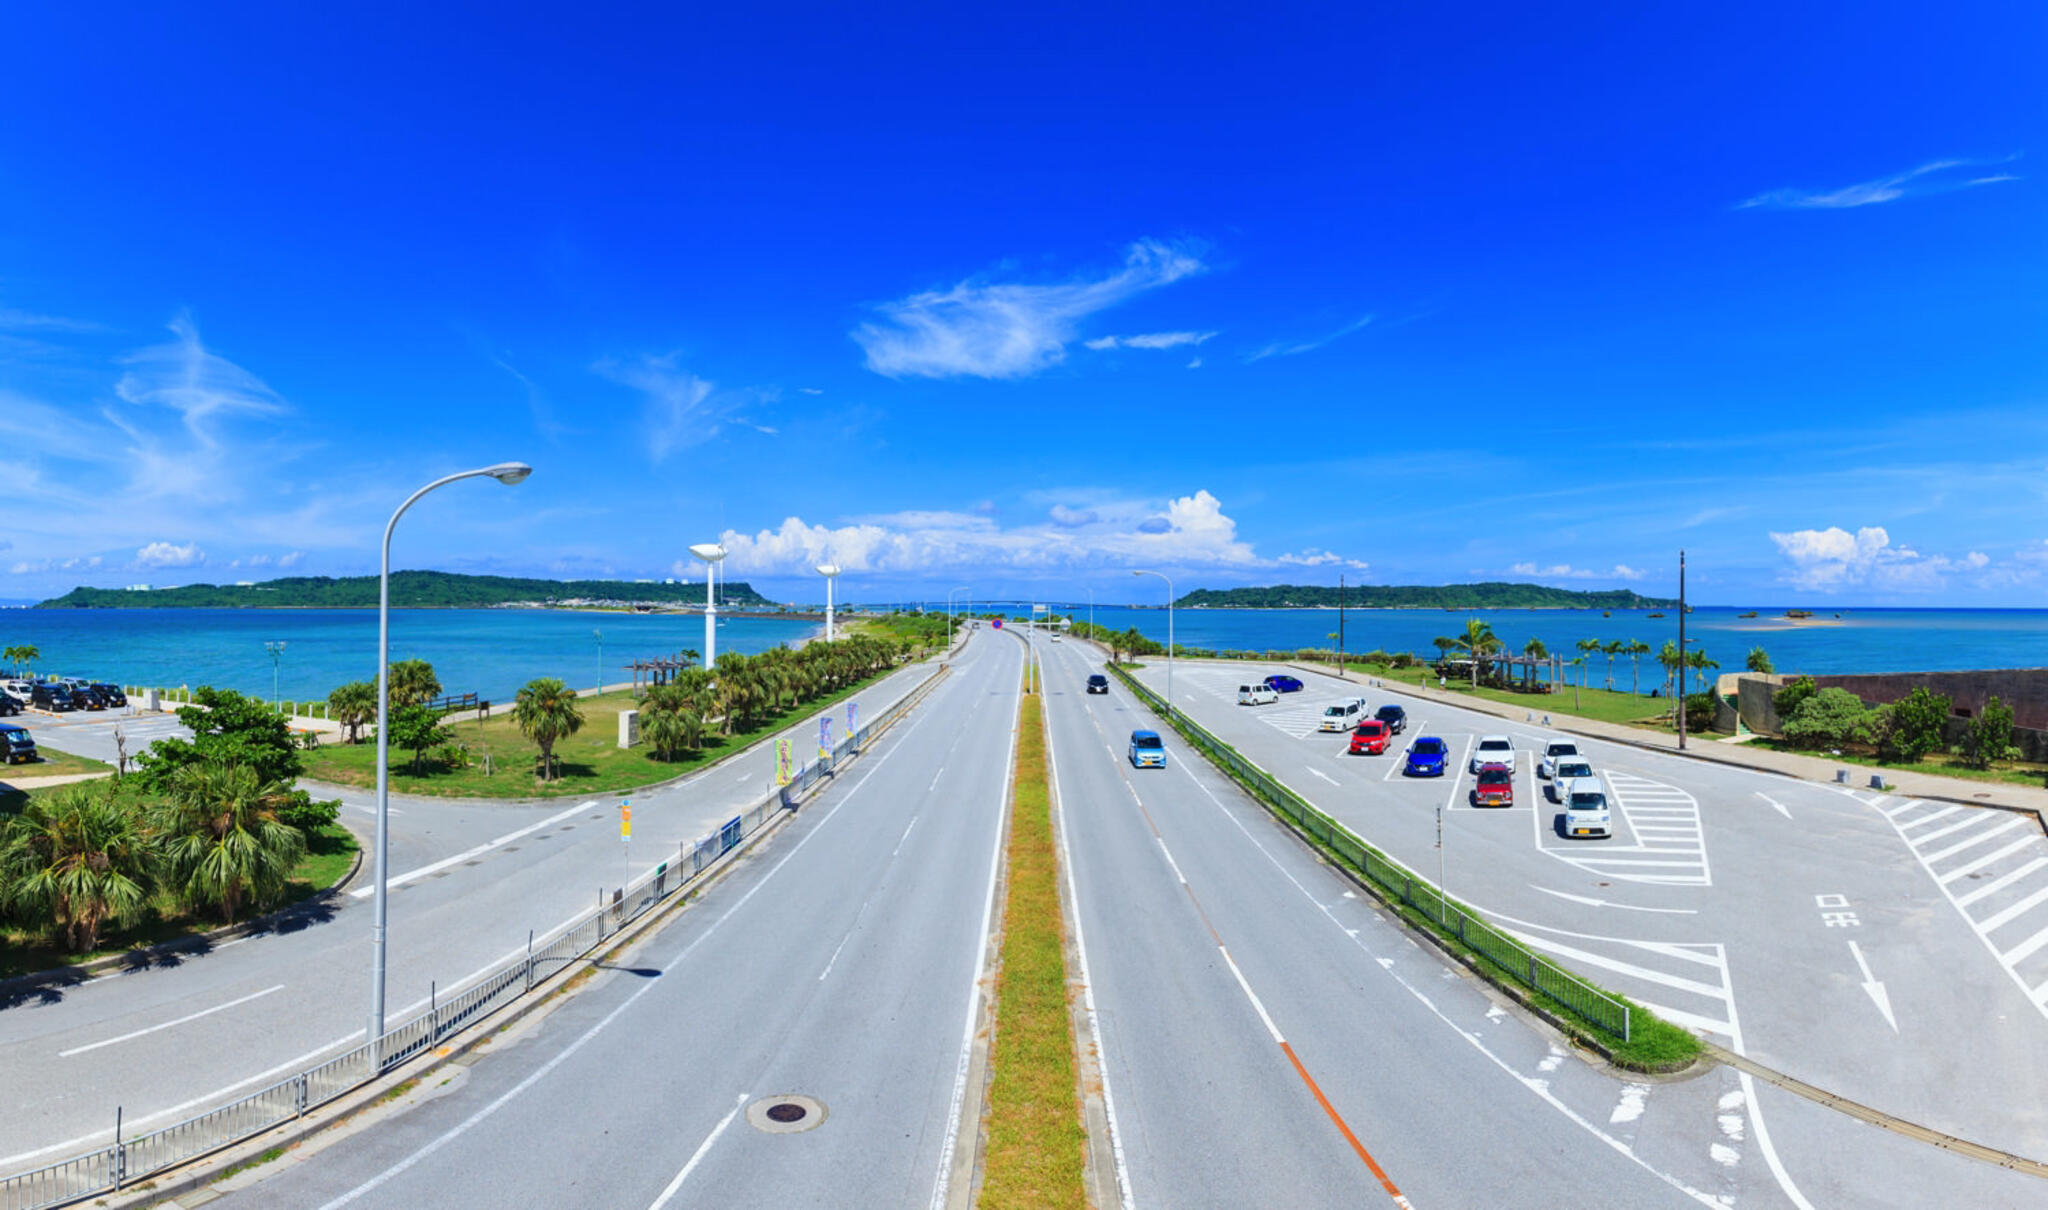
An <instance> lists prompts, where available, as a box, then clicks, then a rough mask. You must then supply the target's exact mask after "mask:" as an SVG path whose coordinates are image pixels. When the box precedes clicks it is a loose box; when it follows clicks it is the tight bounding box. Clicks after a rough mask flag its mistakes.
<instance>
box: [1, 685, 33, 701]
mask: <svg viewBox="0 0 2048 1210" xmlns="http://www.w3.org/2000/svg"><path fill="white" fill-rule="evenodd" d="M0 693H5V694H6V695H7V696H8V697H11V698H13V699H14V700H15V701H17V702H20V703H21V704H22V705H24V706H26V705H28V702H29V698H31V697H33V696H34V695H35V685H34V683H33V682H30V681H0Z"/></svg>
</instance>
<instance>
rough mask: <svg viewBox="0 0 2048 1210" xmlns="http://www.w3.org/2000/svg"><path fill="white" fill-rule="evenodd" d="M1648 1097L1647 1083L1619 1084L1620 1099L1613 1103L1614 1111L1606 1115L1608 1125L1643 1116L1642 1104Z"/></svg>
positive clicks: (1630, 1120)
mask: <svg viewBox="0 0 2048 1210" xmlns="http://www.w3.org/2000/svg"><path fill="white" fill-rule="evenodd" d="M1649 1099H1650V1086H1649V1085H1648V1084H1624V1085H1622V1086H1621V1100H1620V1101H1618V1102H1616V1103H1615V1106H1614V1112H1613V1113H1610V1114H1608V1115H1607V1124H1608V1125H1609V1126H1619V1125H1621V1124H1622V1123H1623V1122H1633V1121H1635V1120H1636V1119H1637V1118H1639V1117H1642V1116H1643V1104H1644V1102H1646V1101H1648V1100H1649Z"/></svg>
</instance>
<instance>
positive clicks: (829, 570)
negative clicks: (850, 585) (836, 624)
mask: <svg viewBox="0 0 2048 1210" xmlns="http://www.w3.org/2000/svg"><path fill="white" fill-rule="evenodd" d="M817 570H818V574H819V575H821V576H823V577H825V641H826V642H828V643H829V642H831V641H832V582H833V581H834V580H837V579H838V578H839V565H838V564H837V563H820V564H818V569H817Z"/></svg>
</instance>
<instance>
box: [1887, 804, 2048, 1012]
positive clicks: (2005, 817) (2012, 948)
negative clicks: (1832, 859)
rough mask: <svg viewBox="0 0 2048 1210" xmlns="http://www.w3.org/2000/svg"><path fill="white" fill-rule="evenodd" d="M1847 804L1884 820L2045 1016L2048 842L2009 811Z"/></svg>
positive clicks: (2047, 1002)
mask: <svg viewBox="0 0 2048 1210" xmlns="http://www.w3.org/2000/svg"><path fill="white" fill-rule="evenodd" d="M1850 797H1852V798H1855V799H1857V800H1858V801H1859V802H1864V803H1867V804H1868V805H1870V806H1871V807H1872V808H1874V809H1875V810H1876V811H1877V812H1878V813H1879V814H1881V815H1883V816H1884V817H1885V819H1886V820H1888V821H1889V822H1890V823H1891V825H1892V828H1893V830H1894V831H1896V832H1897V833H1898V834H1899V837H1900V839H1902V840H1904V841H1905V842H1906V846H1907V847H1908V848H1910V849H1912V850H1913V856H1914V858H1915V859H1916V860H1917V861H1919V863H1920V865H1921V867H1922V868H1924V869H1925V870H1926V871H1927V873H1928V874H1929V875H1930V876H1931V877H1933V879H1934V881H1935V884H1936V885H1938V886H1939V887H1940V888H1941V893H1942V894H1943V895H1944V896H1946V897H1947V899H1948V901H1949V902H1950V903H1951V904H1953V905H1954V906H1955V909H1956V911H1957V912H1959V913H1961V914H1962V917H1963V919H1964V920H1965V921H1967V922H1968V923H1969V926H1970V928H1971V930H1972V931H1973V932H1975V933H1976V934H1977V936H1978V938H1979V939H1981V940H1982V941H1983V942H1984V946H1985V948H1986V949H1989V950H1990V951H1991V954H1992V956H1993V957H1995V958H1997V959H1998V964H1999V965H2000V966H2002V967H2004V968H2005V971H2006V973H2007V974H2008V975H2010V976H2012V979H2013V982H2015V983H2017V984H2018V985H2019V987H2020V990H2021V991H2023V992H2025V993H2026V996H2027V999H2028V1000H2029V1001H2030V1002H2032V1004H2033V1005H2034V1007H2035V1009H2037V1010H2039V1011H2040V1012H2041V1013H2042V1014H2043V1015H2044V1016H2048V837H2044V836H2043V835H2042V834H2041V827H2040V825H2039V824H2038V823H2036V822H2035V821H2034V820H2033V819H2032V818H2030V817H2029V816H2026V815H2022V814H2018V813H2016V812H2012V811H1998V810H1987V809H1985V808H1982V807H1965V806H1959V805H1956V804H1953V803H1941V802H1927V801H1925V800H1922V799H1917V798H1906V799H1900V798H1892V797H1888V796H1884V795H1877V796H1865V795H1861V794H1852V795H1851V796H1850Z"/></svg>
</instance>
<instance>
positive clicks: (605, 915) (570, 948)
mask: <svg viewBox="0 0 2048 1210" xmlns="http://www.w3.org/2000/svg"><path fill="white" fill-rule="evenodd" d="M948 671H949V670H948V669H945V668H941V669H940V670H939V672H938V674H937V675H935V676H933V677H931V678H930V679H928V680H927V681H925V683H924V684H922V685H920V686H918V687H917V688H916V689H913V690H912V691H911V692H910V693H908V694H906V695H905V696H904V697H903V698H902V699H901V700H899V701H897V702H895V703H894V704H892V705H890V706H889V707H888V708H886V709H884V710H882V711H881V712H880V713H879V714H878V715H876V717H875V718H874V720H873V721H871V722H868V723H866V724H865V725H863V726H861V727H859V728H857V729H856V730H855V731H854V732H853V734H851V735H849V736H847V737H846V738H845V739H843V740H841V741H840V742H839V744H838V745H837V746H836V747H835V748H834V749H833V750H832V751H831V752H830V753H828V754H826V755H825V756H823V757H822V758H821V759H819V760H815V761H812V762H810V763H809V764H806V765H805V766H803V768H802V769H800V770H798V771H797V773H796V774H795V776H794V777H793V778H792V779H791V781H790V783H789V784H788V785H785V786H780V787H777V788H776V790H775V791H774V792H773V793H771V794H769V795H768V796H767V797H766V798H763V799H762V800H761V801H759V802H757V803H755V804H754V805H753V806H751V807H749V808H747V809H746V810H744V811H742V812H740V813H739V814H738V815H735V816H733V817H732V818H731V819H729V820H727V821H726V822H725V823H723V824H721V825H720V826H719V827H718V829H717V830H715V831H713V832H710V833H708V834H706V835H705V836H704V837H702V838H701V839H699V840H696V841H694V842H688V841H686V842H684V843H683V844H682V845H681V846H679V847H678V849H677V854H676V857H675V859H674V860H673V861H665V862H662V863H661V864H659V865H657V866H655V867H654V868H653V869H652V870H649V871H648V872H647V873H646V874H644V875H642V876H641V877H640V878H638V879H636V880H634V881H632V882H629V883H628V884H627V885H625V886H623V887H619V888H617V889H616V890H614V891H613V892H612V893H611V897H610V900H609V902H603V901H601V902H600V903H599V905H598V906H597V907H595V908H593V909H591V910H590V911H588V912H584V913H582V914H581V915H578V916H576V917H573V918H572V919H570V920H569V921H568V922H566V923H564V924H562V925H559V926H557V927H556V928H555V929H553V930H551V931H550V932H548V933H546V934H544V935H542V936H540V937H539V938H538V939H536V937H535V935H534V934H531V933H529V934H528V936H527V950H526V955H525V956H524V957H523V958H515V959H513V960H512V961H511V962H508V963H506V964H505V965H502V966H499V967H497V968H495V969H493V970H491V971H490V972H489V973H488V974H486V975H485V976H484V977H483V978H482V979H481V980H479V981H478V982H477V983H476V984H474V985H473V986H471V987H469V988H466V989H464V990H463V991H461V992H458V993H456V994H455V995H453V996H450V997H449V998H447V999H446V1000H443V999H442V998H441V997H440V995H439V993H438V991H436V992H435V993H434V994H432V995H430V996H429V998H428V1007H427V1009H426V1011H424V1012H421V1013H419V1014H417V1015H415V1016H413V1017H411V1018H409V1019H407V1020H405V1021H402V1022H400V1023H399V1024H397V1025H395V1026H393V1027H392V1028H390V1029H388V1030H386V1031H385V1034H384V1036H383V1038H381V1039H379V1040H377V1041H374V1042H366V1043H364V1044H363V1045H360V1046H357V1047H355V1048H354V1049H353V1050H349V1051H346V1052H344V1053H342V1054H340V1055H337V1056H336V1057H334V1058H332V1059H329V1060H327V1061H326V1062H324V1063H321V1064H319V1065H317V1066H315V1067H312V1068H309V1069H307V1070H306V1071H303V1072H300V1073H299V1074H297V1075H294V1076H290V1077H287V1078H286V1079H283V1080H280V1081H278V1082H277V1083H275V1084H272V1085H270V1086H269V1087H267V1088H263V1089H261V1090H259V1091H257V1092H253V1093H250V1094H249V1095H247V1096H244V1097H241V1098H238V1099H236V1100H233V1101H230V1102H228V1103H227V1104H225V1105H221V1106H218V1107H217V1108H214V1109H210V1110H208V1111H206V1112H205V1113H202V1114H198V1115H196V1116H193V1117H190V1118H186V1119H185V1120H183V1121H181V1122H176V1123H174V1124H172V1125H169V1126H165V1127H163V1128H162V1129H159V1130H153V1131H150V1132H148V1133H146V1134H140V1135H136V1136H135V1137H133V1138H125V1137H123V1135H122V1127H121V1111H120V1110H119V1109H116V1110H115V1112H114V1142H113V1144H112V1145H111V1146H107V1147H101V1148H99V1149H97V1150H94V1151H89V1152H86V1153H84V1154H82V1155H75V1156H72V1157H70V1158H68V1159H64V1160H59V1161H58V1162H56V1163H54V1164H48V1165H45V1166H43V1167H41V1168H36V1169H33V1170H30V1171H28V1172H22V1173H17V1174H15V1175H13V1176H8V1177H0V1210H43V1208H44V1207H50V1206H61V1205H64V1204H66V1203H69V1202H74V1201H78V1200H80V1199H83V1198H88V1197H93V1196H96V1195H99V1194H104V1193H110V1192H118V1191H119V1190H121V1189H122V1188H124V1187H126V1186H127V1185H129V1184H132V1183H134V1182H136V1181H140V1180H143V1179H146V1178H148V1177H151V1176H154V1175H156V1174H157V1173H160V1172H163V1171H165V1170H167V1169H170V1168H175V1167H177V1166H178V1165H180V1164H185V1163H189V1162H190V1161H192V1160H195V1159H198V1158H200V1157H201V1156H204V1155H207V1154H209V1153H211V1152H214V1151H218V1150H220V1149H221V1148H223V1147H227V1146H229V1145H231V1144H234V1143H238V1142H241V1141H243V1140H245V1139H249V1138H253V1137H255V1136H256V1135H259V1134H262V1133H263V1132H264V1131H266V1130H269V1129H272V1128H273V1127H276V1126H280V1125H283V1124H284V1123H286V1122H289V1121H292V1120H293V1119H295V1118H301V1117H304V1116H305V1115H306V1114H307V1113H310V1112H311V1111H313V1110H315V1109H318V1108H320V1107H321V1106H323V1105H325V1104H327V1103H328V1102H330V1101H332V1100H334V1099H335V1098H337V1097H339V1096H342V1095H343V1094H345V1093H348V1092H351V1091H353V1090H355V1089H357V1088H360V1087H362V1086H363V1085H365V1084H367V1083H369V1082H370V1081H372V1080H374V1079H376V1078H377V1077H379V1076H381V1075H383V1074H384V1073H386V1072H388V1071H391V1070H394V1069H395V1068H397V1067H400V1066H402V1065H403V1064H405V1063H406V1062H407V1061H409V1060H411V1059H413V1058H416V1057H418V1056H420V1055H422V1054H428V1053H431V1052H432V1051H433V1050H434V1049H435V1048H436V1047H438V1046H440V1045H441V1044H442V1043H443V1042H446V1041H447V1040H448V1039H449V1038H451V1037H453V1036H454V1035H456V1034H457V1033H460V1032H461V1031H463V1030H464V1029H467V1028H468V1027H470V1026H471V1025H474V1024H476V1023H477V1022H479V1021H481V1020H483V1019H484V1018H486V1017H488V1016H490V1015H491V1014H492V1013H494V1012H496V1011H497V1010H498V1009H500V1008H503V1007H504V1006H506V1005H507V1004H510V1003H512V1002H513V1001H515V1000H518V999H520V998H522V997H524V996H527V995H530V994H531V993H532V992H533V991H534V989H536V988H538V987H540V986H541V985H542V984H544V983H546V982H547V981H548V980H549V979H550V978H552V977H554V976H555V975H558V974H560V973H561V972H562V971H564V970H566V969H567V968H568V967H569V966H570V965H572V964H573V963H575V962H576V961H578V960H579V959H582V958H584V957H587V956H588V955H590V954H591V953H592V952H594V951H595V950H597V949H598V948H599V947H600V946H602V945H603V944H604V943H605V941H606V940H607V939H609V938H611V937H614V936H616V935H617V934H618V933H619V932H620V930H622V929H624V928H625V927H626V926H627V925H629V924H631V923H632V922H633V921H634V920H636V919H638V918H639V917H641V916H642V915H644V914H646V913H647V911H648V910H649V909H651V908H653V907H654V906H655V905H657V904H659V903H661V902H662V901H663V900H665V899H667V898H668V897H670V896H671V895H674V894H675V893H676V892H678V891H680V890H682V889H683V888H684V887H686V886H688V885H689V884H690V883H691V882H693V881H694V880H695V879H696V878H697V877H698V876H699V875H701V874H702V873H704V871H705V870H707V869H709V868H710V867H711V866H712V865H713V864H715V863H716V862H717V861H718V860H719V859H720V858H722V857H724V856H725V855H726V854H727V853H730V852H731V851H732V850H733V849H735V848H738V847H739V846H740V845H741V844H742V843H744V842H745V840H746V838H748V837H750V836H753V835H755V834H756V833H758V832H759V831H760V830H761V829H762V828H764V827H766V826H767V824H768V822H769V821H770V820H771V819H773V818H774V817H775V816H776V815H777V814H778V813H780V812H783V811H789V810H795V809H796V807H797V805H798V804H799V802H800V801H801V800H802V799H803V798H804V797H805V796H806V795H807V794H808V793H809V792H810V790H811V789H813V788H814V787H816V786H817V785H818V784H819V783H820V782H822V781H824V780H825V778H827V777H829V776H830V775H831V773H832V770H833V769H834V767H835V766H837V765H838V764H839V763H840V762H841V761H844V760H848V759H850V758H852V757H853V756H856V755H858V754H859V753H860V752H861V751H862V750H863V749H865V748H866V746H867V745H868V743H869V742H870V741H871V740H872V739H873V738H874V737H875V736H876V735H878V734H880V733H881V732H882V731H883V730H885V729H887V728H888V727H889V726H890V725H891V724H893V723H895V722H896V721H897V720H898V719H900V718H902V717H903V716H904V715H905V714H907V713H909V711H910V710H911V708H912V707H914V706H916V705H917V703H918V702H920V701H922V700H924V698H925V697H926V695H928V694H929V693H931V691H932V690H933V689H934V688H935V687H936V686H937V685H938V683H939V682H940V681H942V680H944V679H945V678H946V675H947V673H948Z"/></svg>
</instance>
